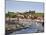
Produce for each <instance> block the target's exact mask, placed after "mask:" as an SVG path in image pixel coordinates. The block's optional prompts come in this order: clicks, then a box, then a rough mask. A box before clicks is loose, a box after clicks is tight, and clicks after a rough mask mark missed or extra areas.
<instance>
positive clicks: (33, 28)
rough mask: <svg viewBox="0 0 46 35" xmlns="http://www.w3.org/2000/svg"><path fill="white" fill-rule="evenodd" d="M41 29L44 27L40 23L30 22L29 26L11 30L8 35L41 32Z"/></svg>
mask: <svg viewBox="0 0 46 35" xmlns="http://www.w3.org/2000/svg"><path fill="white" fill-rule="evenodd" d="M43 31H44V28H43V26H42V23H39V22H32V23H31V26H30V27H29V28H26V29H22V30H19V31H16V32H13V33H11V34H10V35H15V34H25V33H37V32H43Z"/></svg>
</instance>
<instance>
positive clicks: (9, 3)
mask: <svg viewBox="0 0 46 35" xmlns="http://www.w3.org/2000/svg"><path fill="white" fill-rule="evenodd" d="M43 7H44V6H43V3H42V2H39V3H38V2H24V1H22V2H20V1H13V0H6V12H8V11H11V12H17V11H19V12H25V11H29V10H35V11H36V12H43Z"/></svg>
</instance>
